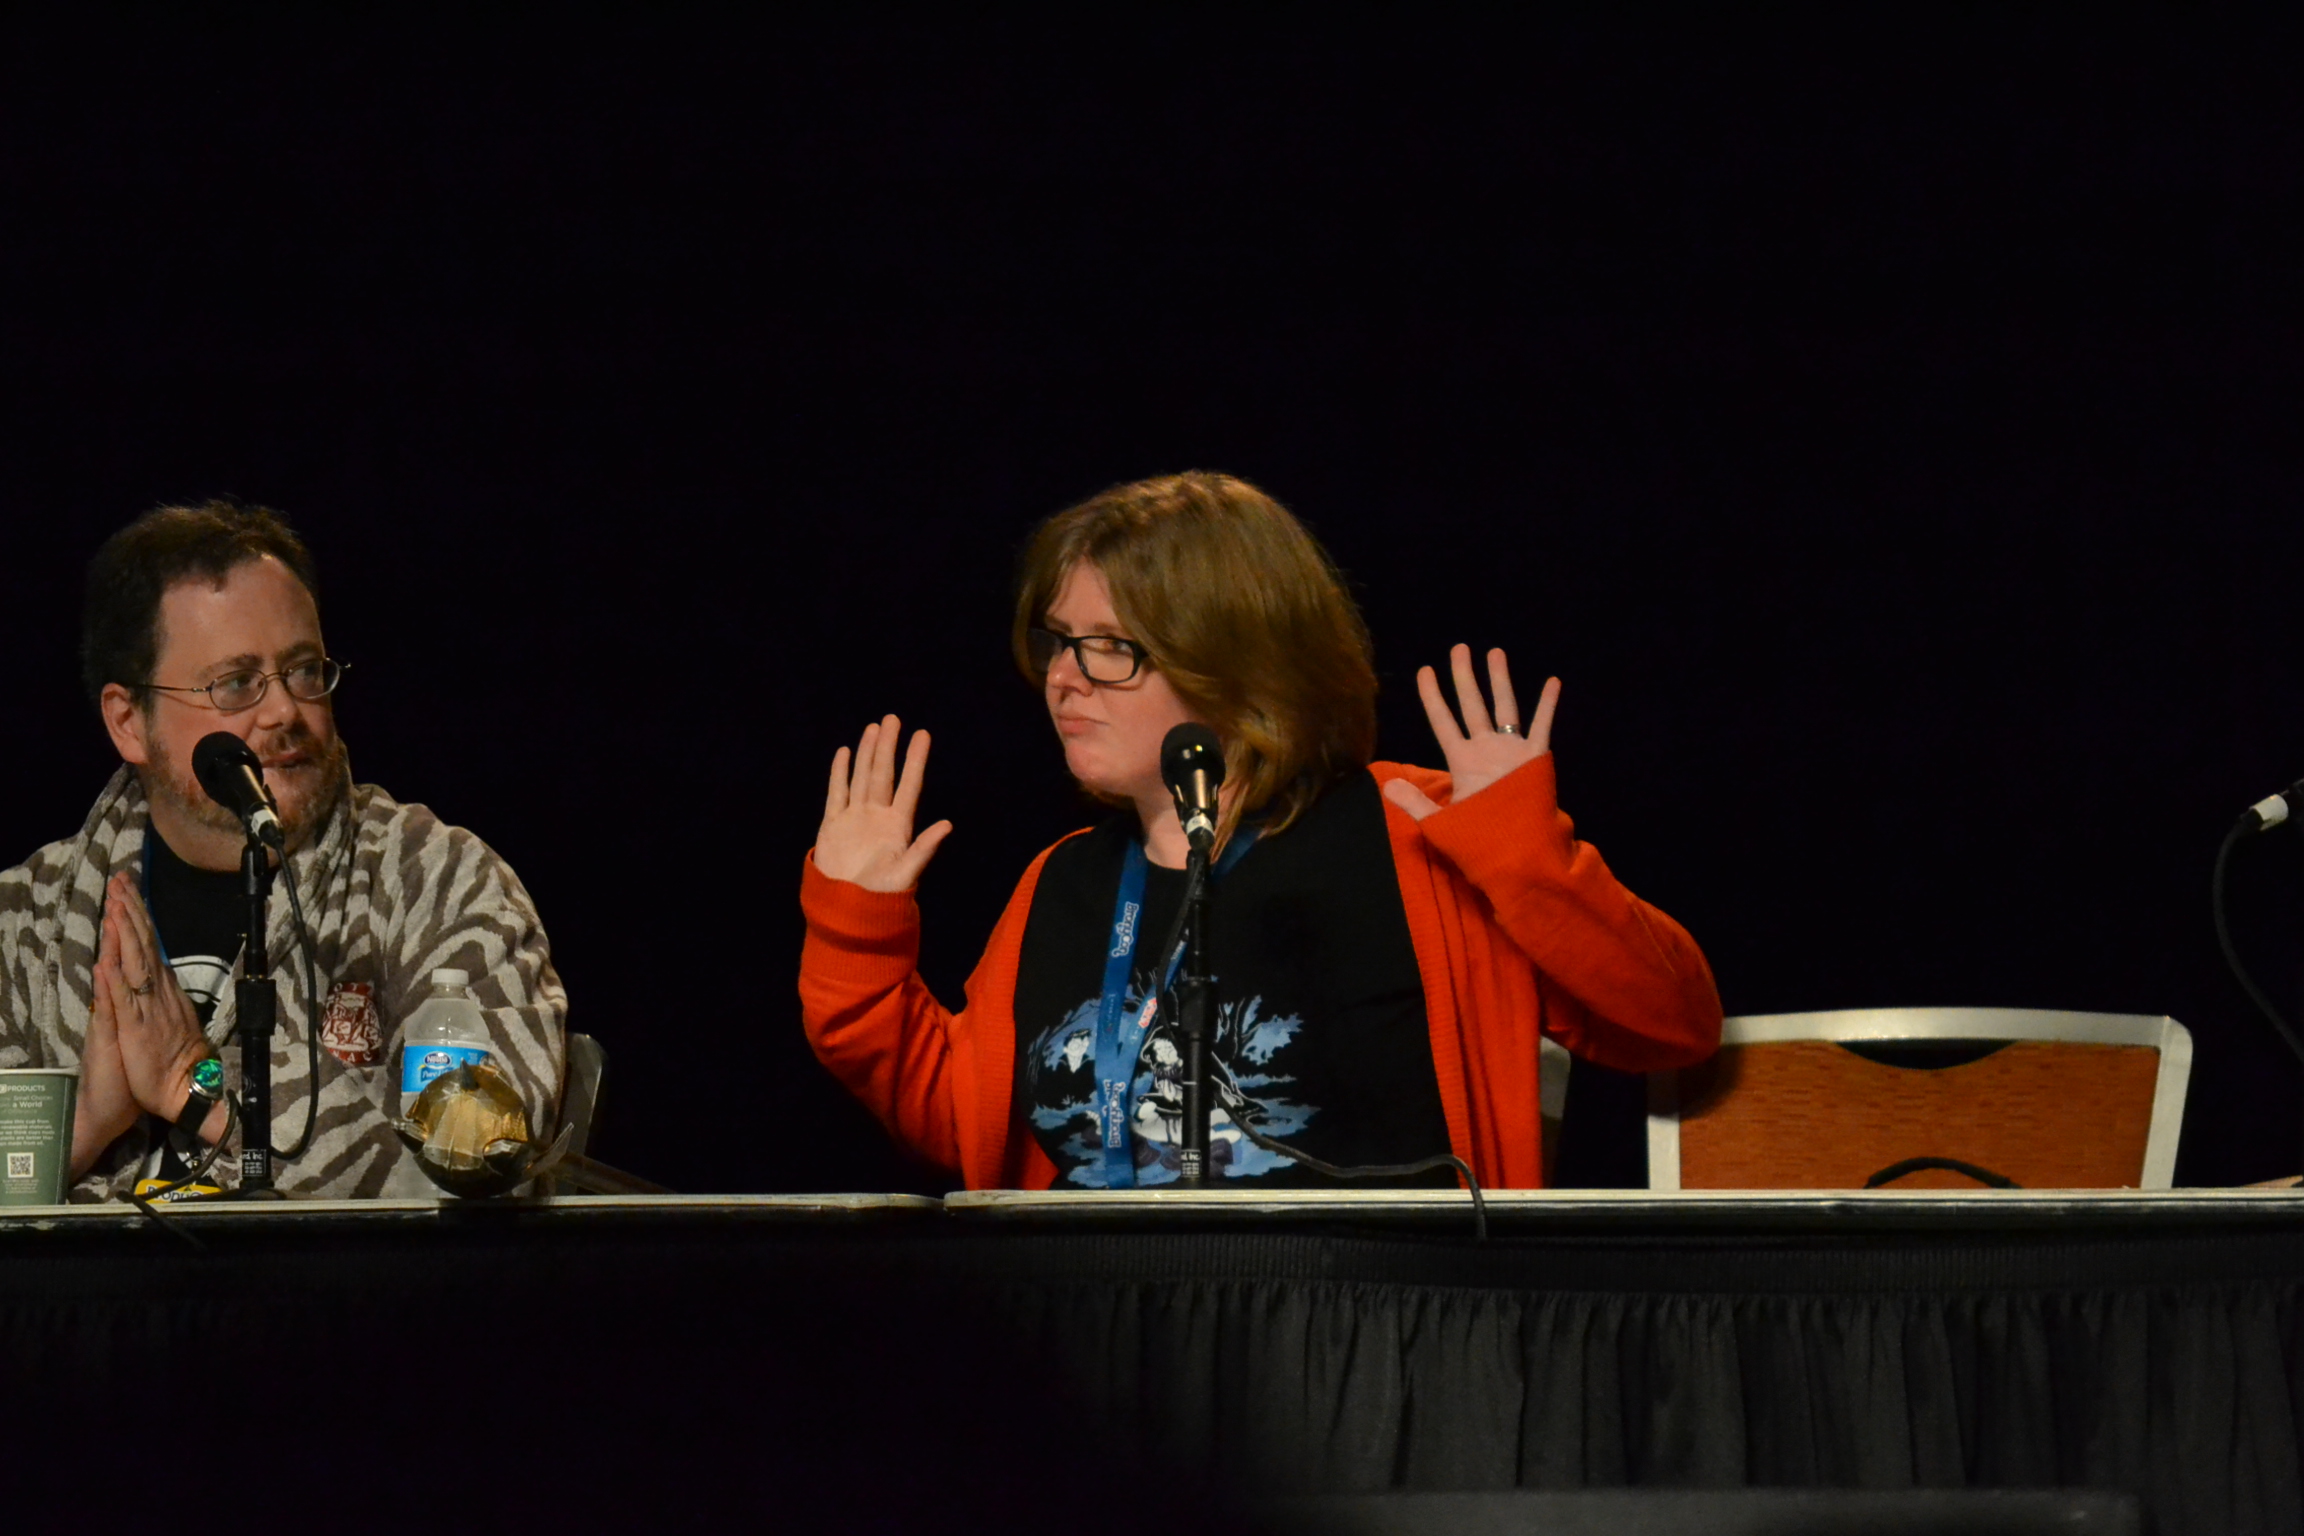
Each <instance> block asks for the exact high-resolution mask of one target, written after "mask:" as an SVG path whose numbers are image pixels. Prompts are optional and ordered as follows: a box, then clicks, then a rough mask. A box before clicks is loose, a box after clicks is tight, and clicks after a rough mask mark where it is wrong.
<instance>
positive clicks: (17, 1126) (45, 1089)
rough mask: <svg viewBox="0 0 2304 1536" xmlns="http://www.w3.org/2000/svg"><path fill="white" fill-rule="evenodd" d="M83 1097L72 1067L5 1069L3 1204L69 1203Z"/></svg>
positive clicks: (0, 1104)
mask: <svg viewBox="0 0 2304 1536" xmlns="http://www.w3.org/2000/svg"><path fill="white" fill-rule="evenodd" d="M79 1097H80V1074H79V1072H78V1071H76V1070H74V1069H72V1068H69V1067H22V1068H14V1069H11V1070H8V1071H0V1205H62V1204H63V1203H64V1191H65V1189H66V1188H67V1187H68V1186H69V1185H70V1183H71V1177H70V1175H71V1161H72V1111H73V1109H74V1108H75V1107H76V1106H77V1104H78V1101H79Z"/></svg>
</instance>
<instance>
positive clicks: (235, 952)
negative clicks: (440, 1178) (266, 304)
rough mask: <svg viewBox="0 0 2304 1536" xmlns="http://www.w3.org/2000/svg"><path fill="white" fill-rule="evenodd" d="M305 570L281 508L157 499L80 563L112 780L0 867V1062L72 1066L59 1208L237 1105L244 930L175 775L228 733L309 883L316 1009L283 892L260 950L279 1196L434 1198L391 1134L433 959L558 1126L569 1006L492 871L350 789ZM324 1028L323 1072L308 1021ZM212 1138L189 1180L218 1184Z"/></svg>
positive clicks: (236, 898)
mask: <svg viewBox="0 0 2304 1536" xmlns="http://www.w3.org/2000/svg"><path fill="white" fill-rule="evenodd" d="M317 590H318V584H317V581H316V579H315V576H314V571H313V565H312V557H311V555H310V553H309V552H308V551H307V550H306V549H305V547H304V545H303V542H302V541H301V540H300V539H299V538H298V537H297V536H296V534H295V533H294V532H293V531H292V530H291V529H290V528H289V527H288V525H287V523H286V522H285V521H284V520H283V519H282V518H281V517H280V516H279V515H278V514H277V513H274V512H271V511H268V510H265V509H263V508H258V507H241V506H237V505H234V504H231V503H227V502H209V503H207V504H205V505H202V506H197V507H162V508H160V509H158V510H156V511H153V512H149V513H147V514H145V515H144V516H143V517H140V518H138V519H137V520H136V521H135V522H133V523H131V524H129V525H128V526H127V527H126V528H124V529H122V530H121V531H120V532H118V533H116V534H114V535H113V536H112V538H111V539H109V540H108V541H106V543H105V545H104V547H103V548H102V549H101V550H99V551H98V552H97V555H96V558H95V559H94V561H93V562H91V564H90V566H89V570H88V594H87V605H86V609H85V612H84V615H83V623H82V632H81V669H82V681H83V683H84V685H85V686H86V689H87V691H88V695H89V698H90V699H91V701H92V702H93V703H94V704H95V705H96V708H97V711H98V713H99V714H101V716H102V717H103V720H104V727H105V730H106V731H107V732H108V733H109V734H110V736H111V738H112V744H113V746H114V747H115V748H116V749H117V750H118V751H119V754H120V758H121V767H120V769H119V771H118V772H116V773H115V774H113V776H112V780H111V782H110V783H109V784H108V785H106V786H105V789H104V793H103V794H102V795H101V796H100V797H98V799H97V801H96V806H95V809H94V810H92V811H90V812H89V814H88V818H87V821H86V823H85V824H84V825H83V826H82V827H81V829H80V831H79V833H78V834H77V835H76V836H74V837H71V838H68V839H65V840H64V841H62V842H57V843H51V844H49V845H48V846H47V847H45V848H43V849H41V850H40V851H39V852H38V853H36V854H34V855H33V856H32V857H31V859H29V860H28V861H26V862H25V863H23V864H20V865H18V866H17V867H15V868H14V869H11V870H8V871H7V872H6V873H5V874H0V1067H59V1066H61V1067H78V1068H79V1069H80V1093H79V1105H78V1113H77V1119H76V1121H75V1124H74V1128H73V1144H72V1176H73V1179H74V1186H73V1190H72V1197H73V1198H74V1199H75V1200H100V1199H105V1198H115V1197H118V1196H120V1195H122V1194H126V1193H139V1194H140V1193H144V1192H148V1191H151V1190H155V1189H157V1188H159V1187H162V1186H164V1185H167V1184H171V1183H173V1182H175V1181H176V1180H178V1179H180V1178H181V1177H183V1176H184V1175H185V1174H186V1173H187V1172H188V1171H189V1170H190V1169H191V1168H193V1167H196V1166H197V1164H198V1161H199V1159H200V1158H201V1157H202V1156H203V1155H204V1154H205V1153H206V1151H207V1149H208V1148H209V1147H211V1146H214V1145H216V1144H217V1142H218V1141H219V1140H221V1139H223V1138H225V1137H226V1136H227V1134H228V1132H229V1128H230V1120H229V1116H228V1115H227V1112H226V1109H225V1106H224V1105H223V1104H222V1103H221V1102H216V1101H214V1100H213V1099H212V1098H211V1097H210V1096H208V1095H207V1094H204V1093H203V1092H199V1091H195V1089H196V1085H197V1086H198V1087H199V1088H202V1089H209V1090H212V1089H213V1088H214V1086H215V1078H216V1068H214V1067H208V1068H205V1070H198V1071H197V1075H196V1069H201V1068H202V1067H203V1064H204V1063H205V1062H206V1061H207V1060H208V1059H209V1058H211V1057H220V1058H221V1062H220V1064H221V1066H222V1069H223V1079H224V1088H225V1091H226V1092H227V1093H229V1094H232V1095H234V1096H235V1097H236V1096H237V1094H238V1092H239V1065H240V1051H241V1049H242V1046H243V1044H244V1042H243V1041H242V1040H240V1039H239V1038H238V1037H237V1035H236V1033H235V1028H234V1025H235V1021H234V1018H233V1013H234V999H233V988H232V984H231V979H232V976H233V975H234V973H235V972H236V970H237V967H238V957H239V954H240V950H241V943H242V933H243V929H244V927H245V922H246V911H247V907H246V897H245V896H244V894H243V893H242V889H241V882H240V877H239V874H238V871H239V868H240V856H241V851H242V848H243V847H244V846H245V838H244V835H243V833H242V830H241V826H240V821H239V818H238V817H237V816H235V815H234V814H233V813H232V812H231V811H228V810H226V809H225V808H224V807H223V806H221V805H219V804H217V803H216V802H215V801H214V800H212V799H210V798H209V797H208V795H207V794H206V793H205V792H204V791H203V790H202V789H201V788H200V786H199V782H198V780H197V778H196V777H195V775H194V773H193V769H192V751H193V747H194V745H195V744H196V743H197V742H199V741H200V740H201V738H203V737H205V736H208V735H210V734H211V733H213V732H216V731H229V732H230V733H232V734H233V735H235V736H238V737H240V738H241V739H242V740H244V741H245V742H247V744H248V746H249V747H250V749H251V750H253V751H254V752H255V754H256V756H257V758H258V759H259V761H261V763H262V764H263V774H264V782H265V786H266V788H267V789H269V790H270V791H271V793H272V795H273V797H274V799H275V800H276V801H277V803H278V808H279V813H280V820H281V823H282V826H283V828H284V830H285V832H286V839H285V841H286V847H287V860H288V862H289V864H290V865H291V866H292V869H293V872H294V875H295V877H296V881H297V885H298V888H299V890H300V891H301V893H302V899H303V903H304V915H305V918H306V920H307V922H308V924H309V938H310V943H311V945H312V950H313V960H314V963H315V966H316V969H317V973H318V986H319V988H320V993H321V996H320V998H319V999H318V1002H317V1006H315V1001H314V999H313V998H311V997H310V996H309V995H308V992H307V988H306V984H305V974H306V973H305V969H304V966H303V964H302V959H301V956H300V955H299V954H298V946H299V945H300V944H301V943H302V942H304V941H303V940H302V939H301V938H300V937H299V935H298V933H297V931H296V926H295V924H294V923H293V921H292V920H291V917H290V912H289V902H288V895H287V892H286V891H285V890H283V889H281V888H280V884H279V883H276V884H275V887H274V891H273V897H272V904H271V907H270V910H269V915H268V932H267V935H266V944H267V953H268V954H269V956H270V957H271V960H272V970H273V975H274V978H275V981H276V984H277V987H278V992H279V1002H280V1006H279V1027H278V1030H277V1032H276V1033H275V1034H274V1036H273V1039H272V1042H271V1061H272V1105H271V1111H272V1144H273V1146H274V1147H275V1148H277V1149H279V1151H280V1154H281V1156H280V1158H279V1159H278V1160H277V1161H276V1163H275V1165H274V1177H275V1180H276V1182H277V1184H278V1186H279V1188H280V1189H281V1190H282V1191H283V1192H285V1193H289V1194H295V1195H310V1196H325V1197H337V1198H341V1197H346V1196H373V1195H428V1194H431V1193H433V1192H434V1191H433V1188H432V1186H431V1184H430V1183H429V1182H428V1181H427V1180H426V1179H425V1178H424V1176H423V1174H422V1172H421V1171H420V1170H419V1169H418V1168H417V1167H416V1165H415V1160H414V1157H413V1155H412V1154H411V1153H410V1152H409V1151H408V1150H407V1148H406V1147H405V1146H404V1145H403V1144H402V1143H401V1141H400V1140H399V1138H398V1136H397V1135H395V1134H394V1132H393V1130H392V1128H391V1121H392V1119H393V1118H394V1117H395V1116H396V1115H398V1114H399V1112H400V1092H401V1088H402V1081H401V1074H400V1071H399V1070H398V1069H399V1066H400V1061H399V1055H400V1052H399V1045H400V1034H401V1026H402V1025H403V1023H404V1022H405V1021H406V1020H407V1018H408V1016H409V1014H410V1013H412V1012H413V1011H414V1010H415V1008H416V1006H417V1005H418V1004H419V1003H421V1002H422V1001H423V1000H424V999H425V998H426V997H427V996H428V995H429V994H430V992H431V988H432V975H433V972H434V971H435V970H439V969H450V970H459V971H462V972H464V973H465V974H466V976H467V977H468V978H469V986H470V992H471V996H472V997H473V999H474V1000H475V1001H477V1002H478V1003H479V1004H480V1006H481V1008H482V1010H483V1011H484V1013H485V1014H486V1017H487V1027H488V1037H489V1038H488V1045H489V1054H490V1056H491V1057H492V1058H493V1060H494V1062H495V1064H496V1065H497V1067H498V1068H500V1069H501V1070H502V1071H503V1072H504V1073H505V1075H506V1076H507V1077H509V1078H510V1080H511V1081H512V1083H513V1085H514V1086H515V1087H516V1088H517V1089H518V1090H519V1092H520V1095H521V1098H522V1100H523V1101H524V1103H525V1105H526V1108H527V1112H528V1117H529V1123H530V1125H531V1126H532V1127H534V1128H535V1129H536V1130H537V1131H538V1132H539V1133H540V1134H548V1133H549V1129H550V1128H551V1127H553V1126H555V1125H556V1124H557V1114H558V1107H559V1099H560V1082H561V1068H562V1062H563V1054H564V1045H565V1039H566V1036H565V1025H566V1016H567V999H566V996H565V994H564V993H563V992H562V991H561V988H560V979H559V977H558V975H556V974H555V973H554V971H553V969H552V960H551V953H550V949H549V947H548V945H547V943H546V940H545V937H544V930H543V927H542V925H541V924H540V923H539V922H538V921H537V917H536V911H535V908H534V906H533V905H532V904H531V903H530V901H529V899H528V893H527V891H526V890H525V889H523V888H522V887H521V884H520V881H519V879H518V878H517V877H516V876H515V875H514V874H513V873H512V870H511V869H510V867H509V866H507V865H506V864H505V863H504V861H503V860H501V859H499V858H498V857H497V856H496V855H495V854H494V853H493V852H492V851H491V850H490V849H489V848H488V847H487V846H486V845H485V844H484V843H482V842H481V841H480V840H479V839H478V838H477V837H474V836H473V835H472V834H471V833H469V832H466V831H464V830H463V829H461V828H458V827H451V826H447V825H444V824H443V823H442V822H441V821H440V820H439V819H438V818H437V817H435V816H434V815H433V814H432V813H431V812H430V811H428V810H426V809H425V808H424V807H422V806H420V805H402V804H400V803H398V802H397V801H395V800H393V799H392V797H391V796H389V795H387V794H386V793H384V791H383V790H381V789H378V788H376V787H375V786H374V785H370V784H354V783H353V782H352V778H351V773H350V769H349V767H348V764H347V759H346V755H345V750H344V743H343V740H342V739H341V738H340V737H339V736H338V735H337V734H336V718H335V711H334V707H333V701H332V697H331V696H332V695H333V693H334V692H335V689H336V685H337V683H338V682H339V681H341V679H342V677H343V675H344V668H343V666H342V664H341V663H339V662H337V661H335V660H333V659H332V658H330V657H329V655H328V653H327V649H326V647H325V646H324V645H323V644H322V642H321V636H320V610H319V605H318V601H317V598H316V593H317ZM314 1029H318V1031H319V1035H320V1040H319V1043H320V1045H321V1046H322V1047H324V1049H322V1050H321V1051H319V1052H318V1054H317V1058H316V1059H317V1062H318V1073H317V1078H316V1079H315V1076H314V1074H313V1072H312V1070H311V1068H310V1065H309V1064H310V1063H311V1062H312V1061H313V1060H314V1059H315V1057H314V1055H313V1053H312V1051H311V1050H310V1040H311V1036H310V1031H312V1030H314ZM237 1170H238V1158H237V1149H236V1148H234V1147H231V1146H226V1147H224V1148H223V1149H222V1150H221V1153H220V1155H219V1156H218V1157H217V1158H216V1159H215V1161H214V1164H213V1166H212V1170H211V1173H210V1174H209V1175H208V1176H206V1177H205V1179H204V1183H206V1184H210V1185H216V1186H222V1187H229V1186H230V1185H231V1184H232V1183H233V1182H234V1180H235V1178H236V1176H237Z"/></svg>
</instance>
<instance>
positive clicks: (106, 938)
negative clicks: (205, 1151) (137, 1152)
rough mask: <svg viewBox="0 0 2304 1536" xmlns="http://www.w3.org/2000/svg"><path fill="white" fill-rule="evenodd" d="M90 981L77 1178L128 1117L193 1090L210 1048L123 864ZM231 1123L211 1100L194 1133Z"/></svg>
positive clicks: (174, 1109) (173, 1104)
mask: <svg viewBox="0 0 2304 1536" xmlns="http://www.w3.org/2000/svg"><path fill="white" fill-rule="evenodd" d="M95 983H96V992H95V998H94V1001H93V1002H92V1004H91V1005H90V1008H89V1013H88V1040H87V1044H86V1045H85V1047H84V1048H83V1049H82V1051H81V1053H80V1101H79V1109H78V1112H77V1115H76V1116H75V1118H74V1121H73V1125H72V1176H73V1177H74V1178H78V1177H79V1176H80V1175H81V1174H83V1173H85V1172H86V1171H87V1170H88V1168H89V1167H90V1166H91V1165H93V1164H94V1163H95V1161H96V1158H97V1156H98V1154H100V1153H101V1152H102V1151H103V1150H104V1149H105V1148H106V1147H108V1146H110V1145H111V1144H112V1143H113V1142H114V1141H116V1140H118V1139H119V1137H120V1136H121V1134H122V1133H123V1132H125V1131H126V1130H127V1129H128V1128H129V1127H130V1126H132V1125H134V1124H135V1123H136V1116H137V1115H138V1114H139V1113H144V1114H151V1115H156V1116H158V1117H159V1118H160V1119H161V1120H163V1121H169V1122H173V1121H174V1120H175V1118H176V1116H177V1115H178V1114H180V1113H182V1112H183V1109H184V1103H185V1100H186V1099H187V1098H188V1097H190V1095H191V1092H192V1069H193V1067H195V1066H196V1065H198V1064H199V1063H200V1061H201V1060H202V1059H203V1058H205V1057H208V1056H211V1055H214V1054H215V1052H214V1050H213V1049H212V1048H211V1047H210V1046H209V1044H208V1037H207V1036H206V1035H205V1034H204V1033H202V1032H201V1029H200V1016H199V1014H198V1013H196V1012H195V1011H194V1010H193V1007H192V1000H191V999H190V998H188V997H186V996H185V995H184V989H183V988H182V987H180V986H178V985H177V984H176V973H175V972H174V971H173V970H171V969H170V968H169V966H168V965H167V963H166V962H165V961H163V960H162V959H161V958H160V940H159V938H158V936H157V935H156V934H154V932H153V931H152V919H151V916H150V914H148V913H147V912H146V911H145V910H144V902H143V899H142V898H141V897H139V896H138V895H137V894H136V885H135V882H134V881H133V880H132V879H131V878H130V877H129V876H128V874H127V873H126V872H125V871H123V872H122V873H120V874H116V875H114V876H113V877H112V879H111V882H110V883H109V884H108V885H107V886H106V887H105V891H104V928H103V933H102V936H101V938H100V940H99V942H98V945H97V951H96V971H95ZM228 1123H229V1121H228V1117H227V1112H226V1110H225V1108H224V1106H223V1105H222V1104H218V1105H216V1106H215V1107H214V1108H212V1109H210V1110H209V1112H208V1118H207V1119H206V1120H205V1121H203V1122H202V1123H201V1127H200V1134H201V1135H202V1136H203V1137H204V1138H206V1139H207V1140H209V1141H214V1140H216V1139H217V1138H218V1137H220V1136H222V1135H223V1134H224V1128H225V1126H226V1125H227V1124H228Z"/></svg>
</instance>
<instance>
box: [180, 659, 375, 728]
mask: <svg viewBox="0 0 2304 1536" xmlns="http://www.w3.org/2000/svg"><path fill="white" fill-rule="evenodd" d="M349 665H350V664H349V663H347V662H341V661H338V660H336V658H334V657H333V656H322V657H320V658H319V659H318V660H317V661H300V662H298V663H296V665H294V666H292V667H286V668H283V669H282V670H280V671H278V672H267V671H265V670H264V669H263V668H262V667H246V668H243V669H241V670H240V671H238V672H227V673H225V674H224V675H223V676H222V677H220V678H217V679H216V680H215V681H214V682H212V683H202V684H201V685H200V686H199V687H197V688H180V687H175V686H172V685H170V684H168V683H146V684H145V685H144V686H145V687H147V688H157V689H158V690H160V692H162V693H204V694H206V695H208V703H209V705H210V707H212V708H213V709H214V710H215V711H216V712H217V713H218V714H220V715H237V714H239V713H240V712H241V711H242V710H246V709H254V708H255V707H256V706H257V705H259V704H261V703H263V702H264V695H266V694H267V693H270V692H271V691H272V680H273V679H274V678H278V679H279V680H280V686H281V687H283V688H285V689H287V690H288V697H290V698H292V699H295V700H297V701H299V702H301V703H305V704H316V703H318V702H319V701H320V700H322V699H324V698H326V697H328V695H330V694H332V693H334V692H335V691H336V685H337V684H338V683H340V682H342V681H344V673H345V670H346V668H347V667H348V666H349Z"/></svg>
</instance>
